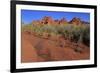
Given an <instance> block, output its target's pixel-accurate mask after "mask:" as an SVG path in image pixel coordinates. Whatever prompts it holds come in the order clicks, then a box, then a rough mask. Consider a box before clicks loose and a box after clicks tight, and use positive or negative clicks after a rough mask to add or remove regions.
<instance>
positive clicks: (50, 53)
mask: <svg viewBox="0 0 100 73" xmlns="http://www.w3.org/2000/svg"><path fill="white" fill-rule="evenodd" d="M61 44H63V45H67V46H66V47H64V46H62V45H61ZM60 45H61V46H60ZM83 47H85V48H83V49H81V51H79V52H77V50H76V49H75V46H73V45H72V44H71V43H70V42H69V44H68V43H66V44H65V43H63V42H58V41H54V40H51V39H45V38H40V37H37V36H34V35H32V34H30V33H27V32H22V49H21V61H22V62H23V63H26V62H45V61H64V60H65V61H67V60H85V59H89V58H90V48H89V47H86V46H85V45H83Z"/></svg>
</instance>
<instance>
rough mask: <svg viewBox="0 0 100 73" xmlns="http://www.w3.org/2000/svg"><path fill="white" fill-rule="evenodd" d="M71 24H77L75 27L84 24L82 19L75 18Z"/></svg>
mask: <svg viewBox="0 0 100 73" xmlns="http://www.w3.org/2000/svg"><path fill="white" fill-rule="evenodd" d="M69 23H70V24H75V25H81V24H82V22H81V19H80V18H77V17H74V18H73V19H72V20H71V21H70V22H69Z"/></svg>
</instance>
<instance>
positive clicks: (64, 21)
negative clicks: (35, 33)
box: [32, 16, 90, 25]
mask: <svg viewBox="0 0 100 73" xmlns="http://www.w3.org/2000/svg"><path fill="white" fill-rule="evenodd" d="M68 23H69V24H73V25H82V24H90V23H89V22H86V21H82V20H81V19H80V18H77V17H74V18H72V20H70V21H69V22H68V20H67V19H66V18H65V17H62V18H61V19H59V20H58V19H56V20H55V19H53V18H52V17H51V16H44V17H43V18H42V19H40V20H35V21H33V22H32V24H34V25H44V24H49V25H61V24H68Z"/></svg>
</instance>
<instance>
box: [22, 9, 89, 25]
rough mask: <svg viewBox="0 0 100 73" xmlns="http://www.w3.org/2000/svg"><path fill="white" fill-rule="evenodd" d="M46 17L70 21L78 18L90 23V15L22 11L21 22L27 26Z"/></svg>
mask: <svg viewBox="0 0 100 73" xmlns="http://www.w3.org/2000/svg"><path fill="white" fill-rule="evenodd" d="M44 16H51V17H52V18H53V19H61V18H63V17H65V18H66V20H68V21H70V20H71V19H72V18H73V17H78V18H80V19H81V20H82V21H87V22H90V13H82V12H56V11H39V10H21V21H22V22H24V23H25V24H28V23H31V22H32V21H33V20H40V19H42V18H43V17H44Z"/></svg>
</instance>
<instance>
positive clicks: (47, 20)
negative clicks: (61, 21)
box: [41, 16, 54, 24]
mask: <svg viewBox="0 0 100 73" xmlns="http://www.w3.org/2000/svg"><path fill="white" fill-rule="evenodd" d="M41 23H42V24H53V23H54V20H53V18H52V17H50V16H44V17H43V18H42V20H41Z"/></svg>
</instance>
